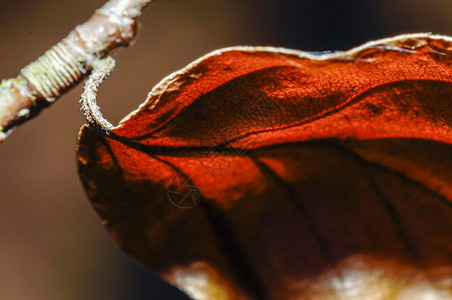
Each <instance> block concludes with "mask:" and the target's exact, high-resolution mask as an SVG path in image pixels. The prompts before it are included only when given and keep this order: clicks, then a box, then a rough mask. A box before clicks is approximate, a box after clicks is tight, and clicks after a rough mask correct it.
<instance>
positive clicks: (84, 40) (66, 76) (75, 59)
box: [0, 0, 152, 142]
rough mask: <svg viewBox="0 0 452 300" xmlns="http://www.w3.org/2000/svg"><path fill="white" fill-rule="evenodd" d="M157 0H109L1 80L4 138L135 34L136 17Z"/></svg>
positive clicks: (0, 135) (1, 131)
mask: <svg viewBox="0 0 452 300" xmlns="http://www.w3.org/2000/svg"><path fill="white" fill-rule="evenodd" d="M151 2H152V0H110V1H108V2H107V3H105V4H104V6H102V7H101V8H100V9H98V10H96V11H95V12H94V14H93V15H92V16H91V18H90V19H89V20H88V21H87V22H85V23H84V24H82V25H79V26H77V27H76V28H75V29H73V30H72V31H71V32H70V33H69V34H68V36H67V37H65V38H64V39H63V40H62V41H61V42H59V43H58V44H56V45H55V46H53V47H52V48H51V49H50V50H48V51H46V52H45V53H44V55H43V56H41V57H40V58H38V59H37V60H36V61H34V62H32V63H31V64H29V65H28V66H26V67H25V68H23V69H22V70H21V71H20V74H19V75H18V76H17V77H16V78H12V79H7V80H3V81H2V82H1V83H0V142H2V141H3V140H4V139H5V138H6V137H7V136H8V135H9V134H10V133H11V132H12V130H13V129H14V128H15V127H16V126H17V125H19V124H21V123H23V122H25V121H27V120H29V119H31V118H32V117H34V116H36V115H37V114H38V113H39V112H40V111H41V110H42V109H43V108H45V107H48V106H49V105H50V104H51V103H52V102H54V101H55V100H56V99H58V98H59V97H60V96H61V94H62V93H64V92H65V91H67V90H68V89H70V88H72V87H74V86H76V85H77V83H78V82H80V81H81V80H82V79H83V77H84V76H85V75H86V74H87V73H88V72H89V71H90V70H91V69H92V64H93V63H94V62H95V61H96V60H98V59H100V58H102V57H105V56H106V55H107V53H108V52H109V51H110V50H112V49H114V48H117V47H120V46H128V45H130V43H131V41H132V40H133V38H134V37H135V36H136V32H137V24H136V22H135V19H136V18H137V17H138V16H140V14H141V10H142V9H143V8H144V7H146V5H148V4H149V3H151Z"/></svg>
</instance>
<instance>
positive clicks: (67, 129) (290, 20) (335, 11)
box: [0, 0, 452, 300]
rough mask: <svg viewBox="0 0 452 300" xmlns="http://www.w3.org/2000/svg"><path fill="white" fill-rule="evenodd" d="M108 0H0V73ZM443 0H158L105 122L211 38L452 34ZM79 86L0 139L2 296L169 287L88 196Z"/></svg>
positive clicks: (300, 44) (110, 86) (303, 41)
mask: <svg viewBox="0 0 452 300" xmlns="http://www.w3.org/2000/svg"><path fill="white" fill-rule="evenodd" d="M103 2H104V1H99V0H96V1H94V0H89V1H88V0H85V1H81V0H66V1H61V0H16V1H6V0H0V66H1V67H0V78H10V77H15V76H16V75H17V74H18V71H19V70H20V68H21V67H23V66H25V65H26V64H28V63H29V62H31V61H32V60H34V59H36V58H37V57H38V56H39V55H41V54H42V53H43V52H44V51H45V50H47V49H48V48H50V47H51V46H52V45H53V44H55V43H56V42H58V41H59V40H60V39H62V38H63V37H64V36H66V34H67V33H68V32H69V31H70V30H71V29H72V28H73V27H74V26H75V25H77V24H79V23H82V22H84V21H85V20H86V19H87V18H88V17H89V16H90V15H91V13H92V12H93V10H94V9H95V8H97V7H100V6H101V5H102V4H103ZM451 13H452V2H451V1H449V0H429V1H425V0H378V1H362V0H342V1H327V0H305V1H303V0H299V1H295V0H294V1H292V0H286V1H283V0H279V1H278V0H158V1H156V2H155V3H154V4H152V5H151V6H150V7H148V8H147V9H146V10H145V11H144V13H143V16H142V17H141V19H140V21H141V23H142V31H141V34H140V37H139V39H138V40H137V41H136V43H135V45H134V46H133V47H131V48H127V49H122V50H121V51H120V52H119V53H117V55H116V59H117V68H116V70H115V71H114V72H113V74H112V76H111V78H110V79H109V80H108V81H107V82H106V83H104V85H103V86H102V87H101V88H100V90H101V91H100V95H99V103H100V105H101V108H102V111H103V113H104V115H105V116H106V117H107V118H108V119H109V120H110V121H111V122H112V123H113V124H115V123H117V122H118V121H119V120H120V119H122V117H123V116H125V115H126V114H127V113H129V112H130V111H131V110H134V109H135V108H136V107H137V106H138V105H139V104H140V103H141V102H142V101H143V100H144V99H145V97H146V94H147V92H148V91H149V90H150V89H151V88H152V87H153V86H154V85H155V84H156V83H157V82H158V81H159V80H160V79H161V78H163V77H164V76H166V75H168V74H169V73H170V72H172V71H175V70H177V69H179V68H181V67H183V66H185V65H186V64H187V63H189V62H190V61H192V60H194V59H196V58H198V57H199V56H201V55H204V54H206V53H207V52H210V51H211V50H214V49H216V48H221V47H226V46H234V45H262V46H264V45H268V46H280V47H287V48H295V49H300V50H309V51H323V50H341V49H342V50H345V49H348V48H351V47H354V46H357V45H359V44H361V43H363V42H366V41H368V40H370V39H377V38H383V37H388V36H392V35H396V34H401V33H406V32H434V33H438V34H448V35H452V18H450V15H451ZM80 94H81V86H79V87H77V88H76V89H74V90H72V91H71V92H70V93H68V94H66V95H65V96H63V97H62V98H61V99H60V100H59V101H58V102H57V103H56V104H54V105H53V106H52V107H51V108H50V109H48V110H46V111H44V112H43V113H42V114H41V115H40V116H38V118H37V119H35V120H33V121H31V122H28V123H27V124H25V125H23V126H21V127H20V128H19V129H17V130H16V132H14V133H13V134H12V135H11V136H10V137H9V138H8V139H7V140H6V142H4V143H3V144H2V145H0V298H1V299H113V300H114V299H174V298H175V297H177V292H175V291H171V290H170V288H169V287H168V286H166V287H165V285H164V284H163V283H162V282H159V281H157V280H156V278H155V276H153V275H152V274H151V273H150V272H149V271H147V270H146V269H145V268H144V267H142V266H141V265H139V264H138V263H136V262H135V261H134V260H133V259H131V258H129V257H127V256H126V255H125V254H123V253H122V252H120V251H119V250H118V249H117V248H116V246H115V245H114V244H113V242H112V241H111V240H110V238H109V236H108V235H107V234H106V232H105V230H104V229H103V228H102V227H101V226H100V222H99V219H98V217H97V215H96V214H95V213H94V211H93V209H92V208H91V207H90V205H89V203H88V200H87V198H86V196H85V194H84V192H83V190H82V187H81V184H80V182H79V179H78V175H77V172H76V165H75V155H74V150H75V142H76V134H77V132H78V129H79V128H80V126H81V125H82V124H83V123H84V120H83V116H82V113H81V112H80V110H79V109H80V105H79V103H78V100H79V98H80Z"/></svg>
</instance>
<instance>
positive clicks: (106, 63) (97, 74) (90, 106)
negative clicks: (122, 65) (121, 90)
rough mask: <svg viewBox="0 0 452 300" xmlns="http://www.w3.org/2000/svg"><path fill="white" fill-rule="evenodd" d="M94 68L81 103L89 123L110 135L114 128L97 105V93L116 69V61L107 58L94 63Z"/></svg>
mask: <svg viewBox="0 0 452 300" xmlns="http://www.w3.org/2000/svg"><path fill="white" fill-rule="evenodd" d="M92 67H93V69H92V71H91V74H90V75H89V77H88V80H87V81H86V83H85V90H84V92H83V94H82V97H81V99H80V102H82V109H83V111H84V112H85V118H86V120H87V121H88V123H90V124H91V125H95V126H100V127H101V128H102V129H103V130H104V131H105V132H106V133H107V134H108V132H109V131H110V130H111V129H113V127H114V126H113V125H112V124H111V123H110V122H108V121H107V120H106V119H105V118H104V117H103V116H102V113H101V112H100V110H99V106H97V103H96V93H97V90H98V87H99V85H100V84H101V83H102V82H103V80H104V79H105V78H107V77H108V76H109V75H110V72H111V71H112V70H113V68H114V67H115V60H114V59H113V58H112V57H110V56H107V57H106V58H103V59H99V60H97V61H95V62H93V64H92Z"/></svg>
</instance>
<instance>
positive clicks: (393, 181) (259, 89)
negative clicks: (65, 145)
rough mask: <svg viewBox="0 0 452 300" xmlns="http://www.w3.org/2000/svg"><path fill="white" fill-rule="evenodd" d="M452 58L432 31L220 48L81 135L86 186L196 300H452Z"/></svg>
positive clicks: (131, 242) (127, 239) (145, 256)
mask: <svg viewBox="0 0 452 300" xmlns="http://www.w3.org/2000/svg"><path fill="white" fill-rule="evenodd" d="M451 57H452V39H451V38H449V37H444V36H434V35H428V34H417V35H403V36H398V37H395V38H391V39H385V40H380V41H375V42H371V43H368V44H365V45H363V46H361V47H358V48H355V49H352V50H350V51H347V52H337V53H332V54H324V55H311V54H309V53H305V52H299V51H292V50H286V49H279V48H252V47H237V48H229V49H224V50H219V51H215V52H213V53H211V54H209V55H207V56H205V57H203V58H201V59H199V60H197V61H196V62H194V63H192V64H190V65H189V66H187V67H186V68H184V69H182V70H181V71H179V72H176V73H174V74H172V75H170V76H169V77H167V78H166V79H164V80H163V81H162V82H161V83H159V84H158V85H157V86H156V87H155V88H154V89H153V90H152V92H151V93H150V94H149V96H148V99H147V100H146V102H145V103H144V104H142V105H141V106H140V108H139V109H138V110H137V111H135V112H133V113H132V114H131V115H129V116H128V117H127V118H126V119H125V120H123V121H122V122H121V123H120V124H119V126H118V127H116V128H115V129H114V130H112V132H111V133H110V135H106V134H105V133H103V132H102V131H101V130H99V129H98V128H96V127H88V126H85V127H83V128H82V129H81V133H80V138H79V144H78V164H79V171H80V176H81V179H82V182H83V185H84V187H85V189H86V191H87V193H88V196H89V198H90V200H91V201H92V203H93V205H94V207H95V209H96V211H97V212H98V214H99V215H100V217H101V218H102V220H103V222H104V223H105V226H106V228H107V229H108V231H109V232H110V234H111V235H112V236H113V238H114V239H115V241H116V242H117V243H118V244H119V245H120V247H122V248H123V249H124V250H126V251H127V252H129V253H130V254H132V255H133V256H135V257H137V258H138V259H140V260H142V261H143V262H144V263H145V264H146V265H147V266H149V267H150V268H151V269H152V270H154V271H156V272H157V273H159V274H160V275H161V276H163V277H164V278H166V279H167V280H168V281H170V282H171V283H173V284H175V285H176V286H179V287H180V288H182V289H183V290H185V291H186V292H187V293H188V294H189V295H190V296H192V297H193V298H199V299H239V298H246V299H248V298H255V299H268V298H271V299H311V298H312V299H314V298H315V299H324V298H325V299H336V298H337V297H343V298H344V299H363V298H366V295H373V296H375V297H376V298H378V299H380V298H381V299H392V298H395V297H407V299H412V297H411V296H413V295H415V296H421V297H422V296H423V295H425V296H426V295H430V296H432V295H433V297H435V296H436V297H438V299H445V298H448V297H452V283H451V282H452V203H451V201H452V172H451V170H452V130H451V128H452V84H451V83H452V66H451V64H452V60H451ZM429 293H430V294H429ZM410 295H411V296H410ZM341 299H342V298H341Z"/></svg>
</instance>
